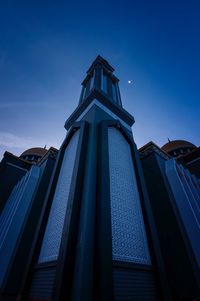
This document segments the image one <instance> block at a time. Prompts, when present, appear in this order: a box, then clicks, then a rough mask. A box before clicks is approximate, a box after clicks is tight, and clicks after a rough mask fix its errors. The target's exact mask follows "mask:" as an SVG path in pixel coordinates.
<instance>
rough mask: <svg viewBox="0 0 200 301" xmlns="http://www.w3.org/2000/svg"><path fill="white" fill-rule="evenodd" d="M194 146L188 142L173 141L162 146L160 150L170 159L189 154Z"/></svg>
mask: <svg viewBox="0 0 200 301" xmlns="http://www.w3.org/2000/svg"><path fill="white" fill-rule="evenodd" d="M195 148H196V146H195V145H194V144H192V143H191V142H189V141H185V140H173V141H169V142H168V143H166V144H164V145H163V146H162V147H161V149H162V150H163V151H165V152H166V153H167V154H169V155H171V156H172V157H177V156H181V155H184V154H186V153H189V152H191V151H192V150H193V149H195Z"/></svg>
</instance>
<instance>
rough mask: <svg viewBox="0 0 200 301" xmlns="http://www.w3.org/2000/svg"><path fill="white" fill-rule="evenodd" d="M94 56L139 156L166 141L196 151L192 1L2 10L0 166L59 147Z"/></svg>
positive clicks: (41, 4)
mask: <svg viewBox="0 0 200 301" xmlns="http://www.w3.org/2000/svg"><path fill="white" fill-rule="evenodd" d="M98 54H100V55H102V56H103V57H104V58H105V59H107V60H108V61H109V62H110V63H111V65H113V67H114V68H115V70H116V71H115V74H116V76H117V77H118V78H119V79H120V90H121V95H122V101H123V106H124V108H125V109H126V110H127V111H129V112H130V113H131V114H133V116H134V117H135V120H136V123H135V125H134V126H133V133H134V138H135V141H136V143H137V145H138V146H139V147H140V146H142V145H144V144H145V143H147V142H149V141H150V140H152V141H154V142H155V143H157V144H158V145H160V146H162V145H163V144H164V143H166V142H167V138H170V139H171V140H173V139H186V140H189V141H191V142H193V143H195V144H196V145H200V135H199V125H200V121H199V115H200V85H199V82H200V1H198V0H196V1H194V0H190V1H189V0H188V1H184V0H180V1H178V0H174V1H171V0H169V1H164V0H163V1H161V0H160V1H154V0H149V1H147V0H137V1H136V0H135V1H134V0H130V1H125V0H124V1H112V0H109V1H104V0H103V1H94V0H93V1H76V2H75V1H74V3H72V1H55V0H54V1H51V0H48V1H45V0H40V1H37V0H34V1H32V0H29V1H27V0H26V1H20V0H19V1H9V0H7V1H1V2H0V157H1V156H2V154H3V153H4V151H5V150H8V151H10V152H13V153H14V154H20V153H21V152H23V150H25V149H27V148H29V147H33V146H41V147H43V146H44V145H45V144H46V145H47V147H50V146H51V145H52V146H55V147H57V148H58V147H59V146H60V144H61V142H62V140H63V139H64V137H65V134H66V131H65V129H64V127H63V126H64V122H65V120H66V119H67V117H68V116H69V115H70V114H71V113H72V111H73V110H74V109H75V108H76V106H77V104H78V100H79V94H80V90H81V81H82V80H83V78H84V76H85V72H86V71H87V69H88V67H89V65H90V64H91V62H92V61H93V60H94V59H95V57H96V56H97V55H98ZM128 80H132V84H128Z"/></svg>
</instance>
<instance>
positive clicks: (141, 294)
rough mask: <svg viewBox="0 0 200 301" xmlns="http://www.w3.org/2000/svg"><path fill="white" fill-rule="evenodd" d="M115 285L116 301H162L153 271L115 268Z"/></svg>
mask: <svg viewBox="0 0 200 301" xmlns="http://www.w3.org/2000/svg"><path fill="white" fill-rule="evenodd" d="M113 284H114V285H113V286H114V299H115V301H128V300H129V301H130V300H135V301H156V300H160V299H159V296H158V292H157V289H156V287H157V286H156V281H155V277H154V274H153V272H152V271H145V270H138V269H136V270H133V269H127V268H119V267H115V268H114V269H113Z"/></svg>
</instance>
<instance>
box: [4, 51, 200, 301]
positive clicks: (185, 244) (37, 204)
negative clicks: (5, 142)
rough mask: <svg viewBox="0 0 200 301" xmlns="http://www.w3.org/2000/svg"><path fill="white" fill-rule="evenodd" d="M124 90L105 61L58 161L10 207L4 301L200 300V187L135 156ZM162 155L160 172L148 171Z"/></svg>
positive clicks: (21, 186) (43, 167)
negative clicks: (198, 298)
mask: <svg viewBox="0 0 200 301" xmlns="http://www.w3.org/2000/svg"><path fill="white" fill-rule="evenodd" d="M118 83H119V80H118V78H117V77H116V76H115V75H114V69H113V67H112V66H111V65H110V64H109V63H108V62H107V61H106V60H104V59H103V58H102V57H100V56H98V57H97V58H96V60H95V61H94V62H93V63H92V65H91V67H90V68H89V70H88V71H87V75H86V78H85V79H84V81H83V83H82V92H81V96H80V100H79V105H78V107H77V109H76V110H75V111H74V112H73V113H72V114H71V116H70V117H69V118H68V120H67V121H66V123H65V128H66V130H67V135H66V138H65V140H64V141H63V144H62V146H61V148H60V150H59V152H58V155H55V152H54V154H52V153H51V154H50V153H49V154H48V152H47V153H46V155H45V156H44V157H43V158H42V159H41V160H40V161H38V163H37V164H34V165H33V166H32V167H31V168H30V170H29V171H27V173H26V174H25V175H24V176H23V177H22V178H21V180H20V181H19V182H18V183H17V184H16V185H15V187H14V189H13V191H12V193H11V194H10V196H9V198H8V200H7V201H6V205H5V207H4V210H3V211H2V214H1V217H0V222H1V224H0V235H1V237H2V238H3V239H2V243H1V247H0V254H1V256H0V258H1V259H0V264H1V266H2V269H1V273H0V285H1V291H0V294H1V299H2V300H35V301H36V300H37V301H42V300H43V301H44V300H46V301H47V300H49V301H50V300H52V301H54V300H59V301H63V300H74V301H75V300H87V301H89V300H102V301H106V300H108V301H110V300H137V301H139V300H146V301H150V300H152V301H155V300H174V301H175V300H194V299H195V298H197V297H198V296H199V255H198V245H200V240H199V224H198V222H199V211H198V210H199V205H200V203H199V196H200V188H199V180H198V179H197V178H196V177H194V176H192V175H191V174H190V173H189V172H187V171H185V170H183V168H182V167H181V165H180V166H179V165H176V163H174V162H175V161H173V160H170V156H169V155H167V154H166V153H164V152H163V151H162V150H160V149H159V148H158V147H157V149H156V147H154V148H153V150H152V149H151V150H150V148H148V147H147V149H146V147H145V149H144V150H141V151H140V152H138V150H137V147H136V145H135V142H134V139H133V134H132V129H131V126H132V125H133V124H134V118H133V116H132V115H130V114H129V113H128V112H127V111H126V110H125V109H124V108H123V106H122V102H121V97H120V91H119V85H118ZM158 153H159V156H160V158H161V159H160V162H159V164H158V163H157V162H156V161H155V160H153V163H152V166H151V164H150V165H149V163H148V164H146V162H147V161H146V159H145V158H149V155H150V156H155V157H156V156H157V155H158ZM24 155H27V154H24ZM55 157H56V160H55ZM150 161H151V160H150ZM179 169H180V170H179ZM180 173H182V174H183V178H184V179H186V178H187V179H186V182H183V180H182V179H180ZM163 174H164V177H165V180H163ZM159 181H160V182H161V184H162V185H161V184H160V185H157V183H158V182H159ZM175 181H176V184H175V185H174V183H175ZM188 181H189V183H190V184H189V186H187V184H188ZM178 185H179V189H178V188H177V187H178ZM184 185H185V186H184ZM183 186H184V187H187V188H188V187H189V188H188V189H190V190H187V192H186V188H185V190H183ZM161 188H162V189H161ZM181 189H182V190H181ZM180 198H181V200H182V199H184V202H185V203H184V204H185V205H184V206H185V207H182V206H181V204H182V203H181V202H182V201H181V200H180ZM163 199H164V201H163V202H162V200H163ZM161 202H162V203H161ZM163 204H164V207H162V206H163ZM191 206H192V209H191ZM163 208H165V209H166V212H165V209H164V211H163ZM189 209H190V211H189ZM185 212H190V213H189V217H188V216H187V214H185ZM171 221H172V222H171ZM166 223H167V224H166ZM168 224H169V228H168V226H167V225H168ZM180 224H181V225H182V226H180ZM191 225H192V228H190V226H191ZM173 231H175V235H173ZM165 233H168V234H167V235H166V236H165V235H164V234H165ZM163 235H164V237H163ZM170 235H171V236H170ZM168 239H169V241H170V245H168V242H169V241H168ZM172 243H173V244H174V246H173V249H172V245H171V244H172ZM168 249H169V251H167V250H168ZM173 250H174V252H173ZM179 252H181V256H180V260H179V257H178V253H179ZM179 255H180V254H179ZM170 260H172V262H171V264H170ZM177 260H178V262H177ZM181 265H182V270H181V271H180V270H179V269H180V268H181ZM16 275H18V277H17V278H16ZM182 284H184V285H185V287H184V289H183V290H181V285H182Z"/></svg>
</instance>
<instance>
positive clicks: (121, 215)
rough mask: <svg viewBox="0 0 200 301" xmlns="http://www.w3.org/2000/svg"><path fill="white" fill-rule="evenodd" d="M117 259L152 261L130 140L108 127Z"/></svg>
mask: <svg viewBox="0 0 200 301" xmlns="http://www.w3.org/2000/svg"><path fill="white" fill-rule="evenodd" d="M108 143H109V171H110V199H111V224H112V252H113V260H118V261H125V262H134V263H141V264H151V261H150V255H149V249H148V243H147V238H146V232H145V227H144V221H143V215H142V210H141V205H140V197H139V192H138V188H137V182H136V177H135V172H134V166H133V162H132V154H131V149H130V145H129V143H128V142H127V141H126V139H125V138H124V136H123V135H122V134H121V132H120V131H119V130H117V129H116V128H113V127H111V128H109V129H108Z"/></svg>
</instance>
